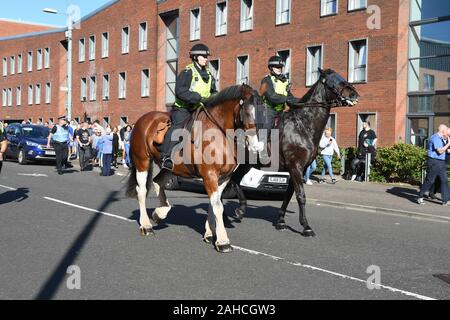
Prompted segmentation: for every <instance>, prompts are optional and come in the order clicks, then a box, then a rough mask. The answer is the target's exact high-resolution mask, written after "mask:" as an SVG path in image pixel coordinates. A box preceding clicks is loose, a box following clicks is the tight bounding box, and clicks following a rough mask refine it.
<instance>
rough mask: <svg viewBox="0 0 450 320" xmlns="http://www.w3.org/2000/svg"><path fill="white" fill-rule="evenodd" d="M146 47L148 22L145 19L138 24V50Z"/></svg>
mask: <svg viewBox="0 0 450 320" xmlns="http://www.w3.org/2000/svg"><path fill="white" fill-rule="evenodd" d="M147 49H148V23H147V21H144V22H141V23H140V24H139V51H145V50H147Z"/></svg>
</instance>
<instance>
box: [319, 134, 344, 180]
mask: <svg viewBox="0 0 450 320" xmlns="http://www.w3.org/2000/svg"><path fill="white" fill-rule="evenodd" d="M332 132H333V129H331V128H326V129H325V132H324V135H323V136H322V139H321V140H320V143H319V147H320V148H322V151H321V152H320V154H321V155H322V157H323V169H322V176H321V177H320V180H319V183H325V173H326V168H327V167H328V173H329V174H330V177H331V182H332V183H333V184H334V183H336V179H335V178H334V175H333V166H332V164H331V162H332V160H333V154H334V153H335V152H336V154H337V158H338V159H340V158H341V154H340V152H339V147H338V145H337V142H336V139H334V138H333V137H332V136H331V133H332Z"/></svg>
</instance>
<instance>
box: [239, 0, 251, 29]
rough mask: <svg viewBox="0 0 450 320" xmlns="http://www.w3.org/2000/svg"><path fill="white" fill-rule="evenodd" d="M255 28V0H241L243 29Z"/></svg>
mask: <svg viewBox="0 0 450 320" xmlns="http://www.w3.org/2000/svg"><path fill="white" fill-rule="evenodd" d="M252 29H253V1H252V0H241V31H247V30H252Z"/></svg>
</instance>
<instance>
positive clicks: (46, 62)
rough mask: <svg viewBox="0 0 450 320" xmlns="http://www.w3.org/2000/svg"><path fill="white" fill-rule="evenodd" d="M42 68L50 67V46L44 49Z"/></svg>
mask: <svg viewBox="0 0 450 320" xmlns="http://www.w3.org/2000/svg"><path fill="white" fill-rule="evenodd" d="M44 68H45V69H48V68H50V48H45V49H44Z"/></svg>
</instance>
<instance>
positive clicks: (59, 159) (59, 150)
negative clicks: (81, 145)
mask: <svg viewBox="0 0 450 320" xmlns="http://www.w3.org/2000/svg"><path fill="white" fill-rule="evenodd" d="M55 153H56V170H58V171H62V168H63V165H65V164H66V162H67V157H68V156H69V146H68V145H67V142H55Z"/></svg>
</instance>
